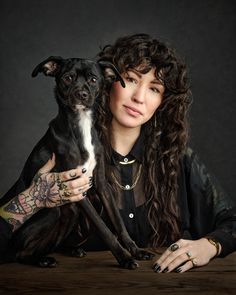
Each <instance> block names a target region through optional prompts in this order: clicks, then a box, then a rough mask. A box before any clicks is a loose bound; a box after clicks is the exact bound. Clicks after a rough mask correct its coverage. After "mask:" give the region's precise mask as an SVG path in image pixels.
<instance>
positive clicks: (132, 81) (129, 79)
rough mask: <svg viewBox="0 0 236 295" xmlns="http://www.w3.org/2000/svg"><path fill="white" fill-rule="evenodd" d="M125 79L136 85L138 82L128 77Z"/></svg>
mask: <svg viewBox="0 0 236 295" xmlns="http://www.w3.org/2000/svg"><path fill="white" fill-rule="evenodd" d="M125 79H126V80H127V81H128V82H131V83H136V80H135V79H134V78H131V77H126V78H125Z"/></svg>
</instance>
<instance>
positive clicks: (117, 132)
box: [111, 124, 141, 156]
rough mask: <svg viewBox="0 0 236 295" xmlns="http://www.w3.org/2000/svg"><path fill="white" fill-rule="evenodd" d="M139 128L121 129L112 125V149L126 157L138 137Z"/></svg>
mask: <svg viewBox="0 0 236 295" xmlns="http://www.w3.org/2000/svg"><path fill="white" fill-rule="evenodd" d="M140 130H141V128H140V127H137V128H123V127H121V126H117V125H116V124H112V129H111V132H112V140H111V144H112V148H113V149H114V150H115V151H116V152H117V153H119V154H120V155H122V156H125V155H127V154H128V153H129V152H130V151H131V149H132V147H133V145H134V144H135V142H136V140H137V138H138V137H139V135H140Z"/></svg>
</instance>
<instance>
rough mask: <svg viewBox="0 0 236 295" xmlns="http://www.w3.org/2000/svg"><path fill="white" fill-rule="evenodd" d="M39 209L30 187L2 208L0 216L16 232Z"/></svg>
mask: <svg viewBox="0 0 236 295" xmlns="http://www.w3.org/2000/svg"><path fill="white" fill-rule="evenodd" d="M39 209H40V208H38V206H37V204H36V202H35V199H34V197H33V195H32V189H31V187H30V188H28V189H27V190H25V191H24V192H22V193H20V194H19V195H18V196H16V197H15V198H13V199H12V200H10V201H9V202H8V203H6V204H5V205H3V206H2V207H1V208H0V216H1V217H2V218H3V219H4V220H6V221H7V222H8V223H9V224H11V225H12V226H13V231H15V230H16V229H18V228H19V227H20V226H21V225H22V224H23V223H24V222H25V221H26V220H28V219H29V218H30V217H31V216H32V215H33V214H35V213H36V212H37V211H38V210H39Z"/></svg>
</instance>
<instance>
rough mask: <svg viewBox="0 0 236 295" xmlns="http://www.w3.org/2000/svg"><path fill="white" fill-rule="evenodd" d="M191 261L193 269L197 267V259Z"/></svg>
mask: <svg viewBox="0 0 236 295" xmlns="http://www.w3.org/2000/svg"><path fill="white" fill-rule="evenodd" d="M190 261H191V262H192V264H193V267H196V266H197V259H196V258H192V259H190Z"/></svg>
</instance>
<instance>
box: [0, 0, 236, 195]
mask: <svg viewBox="0 0 236 295" xmlns="http://www.w3.org/2000/svg"><path fill="white" fill-rule="evenodd" d="M0 24H1V35H0V71H1V72H0V73H1V74H0V196H2V195H3V194H4V193H5V192H6V191H7V190H8V189H9V188H10V186H11V185H12V184H13V183H14V182H15V181H16V179H17V178H18V176H19V173H20V171H21V169H22V168H23V165H24V162H25V160H26V159H27V157H28V155H29V153H30V152H31V150H32V148H33V147H34V145H35V144H36V143H37V141H38V140H39V139H40V138H41V137H42V135H43V134H44V133H45V131H46V129H47V127H48V122H49V121H50V120H51V119H52V118H53V117H54V116H55V115H56V113H57V105H56V103H55V100H54V97H53V86H54V81H53V79H52V78H51V79H50V78H47V77H44V76H43V75H41V76H39V77H38V78H35V79H33V78H31V72H32V70H33V68H34V67H35V66H36V65H37V64H38V63H39V62H41V61H42V60H43V59H45V58H47V57H48V56H50V55H61V56H63V57H84V58H92V57H94V56H95V55H96V53H97V52H98V51H99V47H100V46H104V45H106V44H108V43H112V42H114V41H115V39H116V38H117V37H119V36H122V35H127V34H133V33H139V32H143V33H149V34H151V35H153V36H155V37H161V38H162V40H164V41H168V42H169V43H171V44H172V45H173V46H174V47H175V48H177V51H178V52H179V54H180V55H181V56H183V57H184V58H185V60H186V62H187V64H188V67H189V71H190V77H191V84H192V92H193V105H192V107H191V111H190V126H191V134H190V136H191V137H190V145H191V146H192V148H193V149H194V150H195V151H196V152H197V153H198V155H199V156H200V158H201V159H202V161H203V162H204V163H205V164H206V166H207V167H208V170H209V171H210V172H212V173H213V174H214V175H215V176H216V177H217V179H218V180H219V182H220V183H221V185H222V186H223V187H224V189H225V191H226V192H228V193H229V194H230V195H231V196H232V198H233V199H234V200H235V201H236V195H235V189H234V183H235V179H236V173H235V171H236V169H235V166H236V144H235V121H236V119H235V117H236V115H235V110H236V103H235V101H236V98H235V92H236V83H235V82H236V81H235V68H236V64H235V52H236V46H235V28H236V2H235V1H234V0H232V1H231V0H212V1H210V0H205V1H204V0H202V1H188V0H175V1H174V0H155V1H154V0H152V1H150V0H149V1H148V0H139V1H137V0H134V1H129V0H127V1H121V0H120V1H118V0H117V1H115V0H109V1H102V0H100V1H99V0H97V1H95V0H90V1H82V0H77V1H76V0H67V1H60V0H58V1H55V0H50V1H47V0H41V1H36V0H28V1H27V0H21V1H17V0H16V1H12V0H1V2H0Z"/></svg>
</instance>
